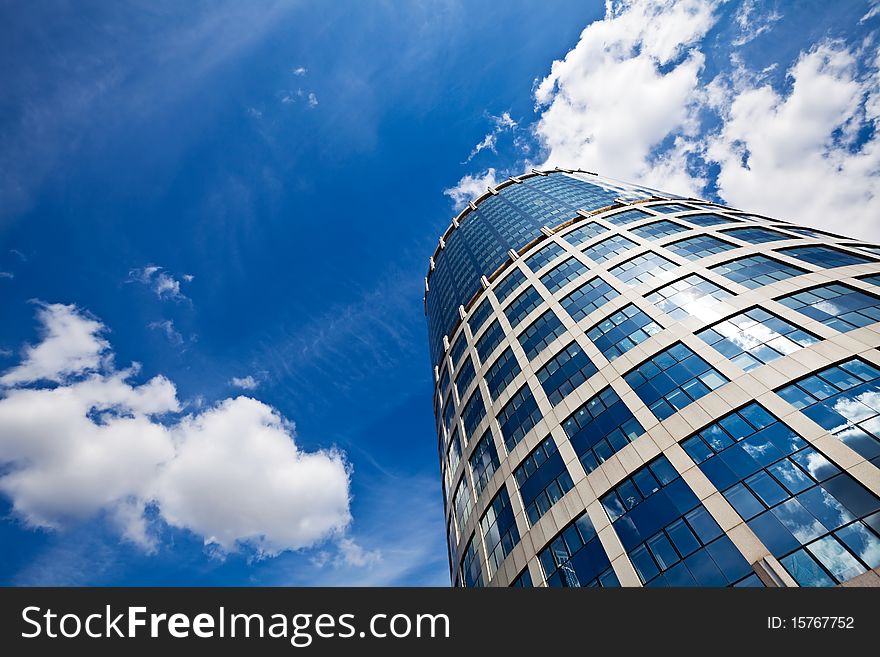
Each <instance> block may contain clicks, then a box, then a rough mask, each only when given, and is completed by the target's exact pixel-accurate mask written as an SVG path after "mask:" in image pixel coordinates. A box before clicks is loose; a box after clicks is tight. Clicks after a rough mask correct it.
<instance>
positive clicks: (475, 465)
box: [470, 429, 499, 496]
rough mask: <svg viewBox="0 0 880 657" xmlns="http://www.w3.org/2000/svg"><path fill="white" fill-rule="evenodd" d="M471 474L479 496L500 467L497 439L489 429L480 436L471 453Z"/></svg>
mask: <svg viewBox="0 0 880 657" xmlns="http://www.w3.org/2000/svg"><path fill="white" fill-rule="evenodd" d="M470 463H471V474H472V475H473V478H474V489H476V491H477V496H479V495H480V493H482V492H483V489H484V488H485V487H486V484H488V483H489V480H490V479H491V478H492V475H493V474H495V471H496V470H497V469H498V465H499V462H498V450H496V449H495V440H494V439H493V438H492V432H491V431H490V430H489V429H487V430H486V432H485V433H484V434H483V437H482V438H480V442H478V443H477V446H476V447H475V448H474V452H473V454H471V460H470Z"/></svg>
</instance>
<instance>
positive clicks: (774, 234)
mask: <svg viewBox="0 0 880 657" xmlns="http://www.w3.org/2000/svg"><path fill="white" fill-rule="evenodd" d="M722 232H723V233H724V234H725V235H729V236H730V237H735V238H736V239H738V240H742V241H743V242H748V243H749V244H765V243H766V242H778V241H779V240H792V239H798V238H797V237H794V236H792V235H786V234H785V233H780V232H779V231H778V230H773V229H771V228H764V227H763V226H743V227H742V228H730V229H728V230H725V231H722Z"/></svg>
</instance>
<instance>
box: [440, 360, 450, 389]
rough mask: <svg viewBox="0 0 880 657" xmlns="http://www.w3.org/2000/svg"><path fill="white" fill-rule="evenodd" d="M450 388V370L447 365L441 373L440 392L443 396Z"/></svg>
mask: <svg viewBox="0 0 880 657" xmlns="http://www.w3.org/2000/svg"><path fill="white" fill-rule="evenodd" d="M448 387H449V368H448V367H446V366H445V365H444V366H443V369H442V370H441V371H440V388H439V392H440V394H441V395H442V394H443V393H445V392H446V389H447V388H448Z"/></svg>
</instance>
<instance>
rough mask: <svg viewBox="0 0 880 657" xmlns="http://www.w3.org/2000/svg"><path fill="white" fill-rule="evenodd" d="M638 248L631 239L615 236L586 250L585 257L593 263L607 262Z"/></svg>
mask: <svg viewBox="0 0 880 657" xmlns="http://www.w3.org/2000/svg"><path fill="white" fill-rule="evenodd" d="M635 246H638V245H637V244H636V243H635V242H633V241H632V240H631V239H629V238H626V237H624V236H623V235H613V236H611V237H609V238H608V239H604V240H602V241H601V242H597V243H596V244H593V245H592V246H588V247H587V248H586V249H584V255H585V256H587V257H588V258H589V259H590V260H592V261H593V262H605V261H606V260H610V259H611V258H616V257H617V256H619V255H620V254H621V253H624V252H626V251H629V250H630V249H631V248H633V247H635Z"/></svg>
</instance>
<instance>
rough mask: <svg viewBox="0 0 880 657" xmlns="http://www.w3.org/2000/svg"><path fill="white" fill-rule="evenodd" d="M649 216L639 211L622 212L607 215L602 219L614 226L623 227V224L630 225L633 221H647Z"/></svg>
mask: <svg viewBox="0 0 880 657" xmlns="http://www.w3.org/2000/svg"><path fill="white" fill-rule="evenodd" d="M650 216H651V215H650V214H648V213H647V212H642V211H641V210H624V211H623V212H617V213H615V214H609V215H606V216H604V217H602V218H603V219H604V220H605V221H608V222H610V223H612V224H614V225H615V226H623V225H624V224H631V223H633V222H634V221H640V220H641V219H647V218H648V217H650Z"/></svg>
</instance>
